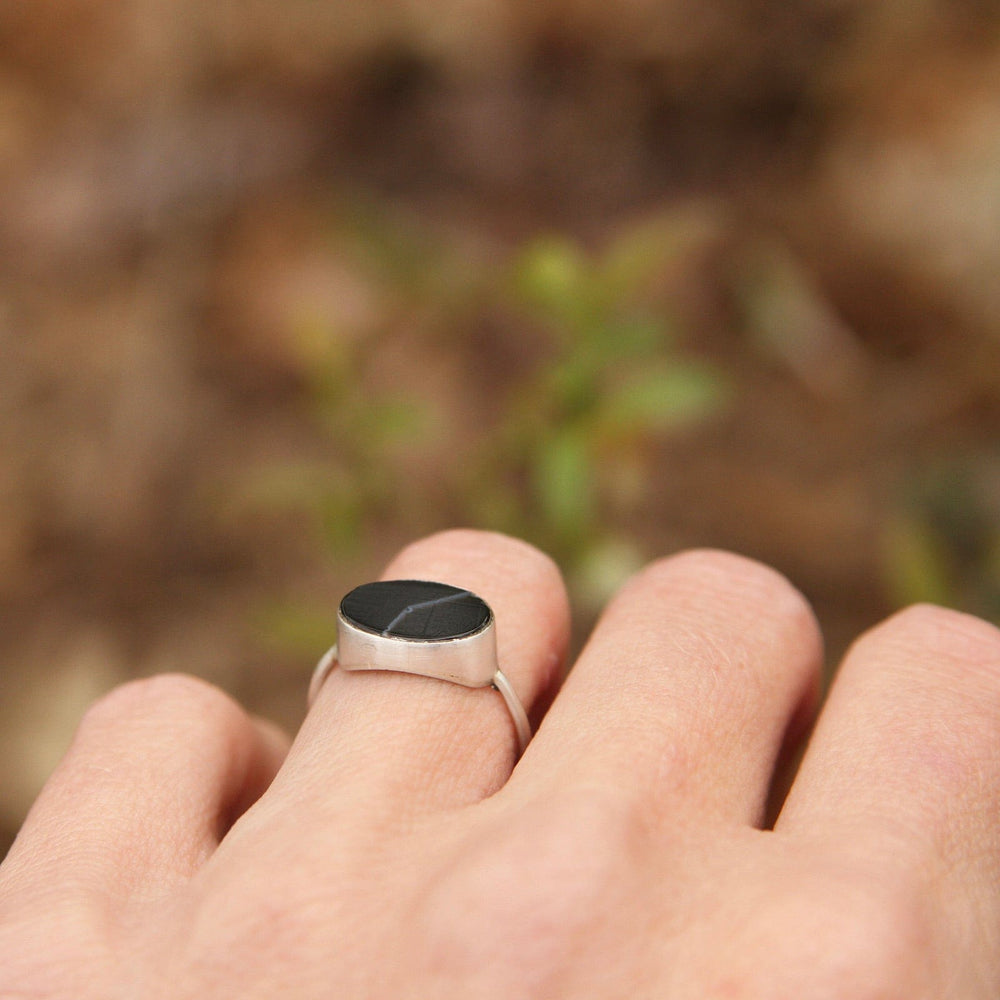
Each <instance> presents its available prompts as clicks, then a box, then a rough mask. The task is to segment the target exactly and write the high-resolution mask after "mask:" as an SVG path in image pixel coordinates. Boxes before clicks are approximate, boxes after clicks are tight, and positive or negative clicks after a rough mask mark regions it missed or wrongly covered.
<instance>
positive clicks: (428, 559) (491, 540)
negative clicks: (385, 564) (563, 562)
mask: <svg viewBox="0 0 1000 1000" xmlns="http://www.w3.org/2000/svg"><path fill="white" fill-rule="evenodd" d="M459 561H460V563H461V565H463V566H464V565H469V564H483V565H488V566H490V567H492V568H494V569H495V570H496V569H499V570H503V571H506V572H508V573H510V572H513V573H516V575H517V578H518V579H521V580H525V579H527V580H531V579H536V578H537V579H541V580H543V581H545V582H552V581H554V582H558V583H560V584H561V580H562V577H561V574H560V572H559V568H558V566H557V565H556V564H555V562H554V561H553V560H552V558H551V557H550V556H548V555H546V554H545V553H544V552H542V550H541V549H538V548H536V547H535V546H534V545H531V544H530V543H528V542H525V541H522V540H521V539H519V538H514V537H513V536H512V535H504V534H501V533H499V532H495V531H481V530H479V529H475V528H450V529H448V530H447V531H440V532H438V533H436V534H434V535H429V536H428V537H426V538H421V539H419V540H418V541H415V542H411V543H410V544H409V545H407V546H406V547H405V548H404V549H403V550H402V551H401V552H400V554H399V555H398V556H397V557H396V559H394V560H393V563H392V565H393V568H394V569H395V568H396V567H406V566H411V567H426V568H427V569H429V570H430V569H433V567H434V566H435V565H438V566H442V571H445V570H447V569H449V568H451V569H453V568H454V567H455V565H457V564H458V563H459Z"/></svg>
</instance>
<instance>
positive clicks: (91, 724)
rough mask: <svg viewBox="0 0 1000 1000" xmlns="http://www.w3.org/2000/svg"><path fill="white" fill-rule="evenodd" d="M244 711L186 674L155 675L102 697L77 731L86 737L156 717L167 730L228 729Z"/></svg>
mask: <svg viewBox="0 0 1000 1000" xmlns="http://www.w3.org/2000/svg"><path fill="white" fill-rule="evenodd" d="M240 715H241V711H240V709H239V708H238V707H237V706H236V704H235V703H234V702H233V701H232V699H230V698H229V696H228V695H226V694H224V693H223V692H222V691H221V690H219V689H218V688H217V687H214V686H213V685H211V684H209V683H207V682H206V681H202V680H199V679H198V678H196V677H192V676H189V675H187V674H156V675H154V676H152V677H143V678H139V679H137V680H132V681H128V682H126V683H125V684H121V685H119V686H118V687H116V688H113V689H112V690H111V691H109V692H108V693H107V694H105V695H104V696H103V697H101V698H99V699H98V700H97V701H96V702H95V703H94V704H93V705H91V707H90V708H89V709H88V710H87V712H86V713H85V714H84V717H83V719H82V721H81V723H80V727H79V730H78V733H79V735H81V736H83V737H86V736H88V735H89V734H91V733H94V732H96V733H103V732H105V731H106V730H108V729H109V728H120V727H122V726H129V725H132V724H134V723H136V722H140V721H142V722H147V723H148V722H149V721H150V720H154V721H155V722H156V723H157V724H158V725H160V726H163V727H164V728H166V729H171V730H173V729H177V728H183V729H188V728H196V729H198V730H199V731H205V732H212V731H217V730H219V729H223V730H228V729H230V728H231V727H233V726H234V725H235V724H236V723H237V719H238V718H239V717H240Z"/></svg>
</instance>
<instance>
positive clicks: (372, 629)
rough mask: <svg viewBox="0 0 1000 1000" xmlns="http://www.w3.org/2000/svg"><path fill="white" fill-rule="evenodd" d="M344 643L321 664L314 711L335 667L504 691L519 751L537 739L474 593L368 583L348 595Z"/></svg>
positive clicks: (314, 683)
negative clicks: (499, 661) (534, 737)
mask: <svg viewBox="0 0 1000 1000" xmlns="http://www.w3.org/2000/svg"><path fill="white" fill-rule="evenodd" d="M337 624H338V641H337V644H336V645H334V646H333V647H332V648H331V649H329V650H327V652H326V653H325V654H324V655H323V657H322V658H321V659H320V661H319V663H317V664H316V669H315V670H314V671H313V675H312V679H311V681H310V683H309V699H308V700H309V705H310V706H311V705H312V703H313V702H314V701H315V700H316V696H317V695H318V694H319V690H320V688H321V687H322V686H323V682H324V681H325V680H326V678H327V677H328V676H329V674H330V672H331V671H332V670H333V668H334V667H335V666H339V667H340V668H341V669H342V670H392V671H396V672H399V673H408V674H418V675H420V676H422V677H434V678H436V679H438V680H444V681H450V682H451V683H453V684H460V685H462V686H463V687H470V688H482V687H493V688H495V689H496V690H497V691H499V692H500V694H501V696H502V697H503V700H504V703H505V704H506V706H507V710H508V711H509V712H510V716H511V719H512V720H513V722H514V728H515V729H516V730H517V740H518V747H519V752H520V753H524V749H525V747H526V746H527V745H528V741H529V740H530V739H531V725H530V723H529V722H528V715H527V713H526V712H525V710H524V706H523V705H522V704H521V700H520V699H519V698H518V696H517V692H516V691H515V690H514V688H513V687H512V686H511V683H510V681H509V680H508V679H507V677H506V675H505V674H504V673H503V671H502V670H501V669H500V665H499V663H498V661H497V643H496V619H495V618H494V616H493V611H492V610H491V609H490V607H489V605H488V604H487V603H486V602H485V601H484V600H483V599H482V598H481V597H477V596H476V595H475V594H473V593H471V592H470V591H468V590H462V589H460V588H458V587H452V586H449V585H448V584H444V583H434V582H431V581H427V580H386V581H379V582H377V583H366V584H362V585H361V586H360V587H356V588H355V589H354V590H352V591H350V592H349V593H348V594H346V595H345V597H344V599H343V600H342V601H341V602H340V609H339V611H338V614H337Z"/></svg>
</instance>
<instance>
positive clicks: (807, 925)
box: [747, 873, 938, 1000]
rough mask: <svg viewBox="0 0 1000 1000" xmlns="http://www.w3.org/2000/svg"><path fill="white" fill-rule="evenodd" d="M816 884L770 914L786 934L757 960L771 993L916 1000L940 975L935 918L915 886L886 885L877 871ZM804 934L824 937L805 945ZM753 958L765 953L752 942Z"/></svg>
mask: <svg viewBox="0 0 1000 1000" xmlns="http://www.w3.org/2000/svg"><path fill="white" fill-rule="evenodd" d="M812 888H813V889H814V890H815V891H811V892H806V891H802V892H800V893H798V894H796V895H795V896H793V897H790V898H789V899H788V901H787V903H786V905H785V906H784V907H782V908H781V909H779V910H778V911H774V912H772V913H771V917H772V918H773V920H772V922H773V924H774V925H775V926H778V927H780V928H795V931H796V933H794V934H791V935H783V936H782V937H781V938H780V944H781V947H778V948H775V949H773V950H772V951H771V952H770V955H769V958H770V961H767V962H764V963H762V964H758V965H756V970H757V971H756V976H755V977H754V979H755V981H756V982H758V983H759V984H760V985H761V986H762V987H764V989H762V993H764V992H766V993H767V994H768V995H771V994H772V992H773V990H774V986H775V984H776V983H780V984H781V986H782V990H781V995H782V996H784V995H786V993H787V995H788V996H798V997H803V998H808V997H818V996H822V997H827V996H838V997H839V996H843V997H848V996H849V997H851V998H852V1000H913V998H914V997H922V996H931V995H938V994H936V993H932V992H928V987H929V986H931V988H933V987H932V985H931V984H934V983H935V982H936V981H937V979H938V975H937V970H936V969H935V966H934V962H935V959H934V955H935V949H936V947H937V940H936V923H935V921H934V919H933V915H932V913H931V907H930V904H929V903H928V902H927V899H926V897H925V895H924V894H922V893H921V892H919V891H918V887H917V886H916V885H911V884H907V885H903V884H902V882H900V883H899V884H896V885H887V884H885V883H881V882H877V881H874V880H872V879H871V878H867V879H861V878H860V877H848V878H844V877H843V873H838V874H837V876H830V877H827V878H823V879H821V880H819V882H818V883H817V884H816V885H814V886H812ZM804 941H815V942H819V943H821V945H820V947H818V948H807V949H806V950H805V951H803V950H802V943H803V942H804ZM747 957H748V958H751V957H755V958H756V959H759V957H760V956H759V954H756V955H755V954H754V952H753V949H752V948H748V951H747Z"/></svg>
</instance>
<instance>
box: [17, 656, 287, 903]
mask: <svg viewBox="0 0 1000 1000" xmlns="http://www.w3.org/2000/svg"><path fill="white" fill-rule="evenodd" d="M286 744H287V741H286V738H285V737H284V736H283V735H282V734H281V733H280V732H279V731H278V730H277V729H276V728H275V727H273V726H271V725H270V724H267V723H263V722H260V721H257V720H254V719H251V718H250V717H249V716H248V715H247V714H246V713H245V712H244V711H243V709H241V708H240V707H239V706H238V705H236V703H235V702H233V701H232V700H231V699H229V698H228V697H227V696H226V695H225V694H223V693H222V692H221V691H219V690H218V689H216V688H214V687H212V686H211V685H209V684H206V683H204V682H202V681H199V680H196V679H195V678H193V677H185V676H181V675H161V676H157V677H151V678H149V679H146V680H140V681H133V682H131V683H129V684H126V685H124V686H122V687H119V688H117V689H116V690H114V691H112V692H111V693H110V694H109V695H106V696H105V697H104V698H103V699H101V700H100V701H99V702H97V704H95V705H94V706H93V707H92V708H91V709H90V711H89V712H88V713H87V715H86V716H85V717H84V719H83V721H82V722H81V724H80V727H79V729H78V731H77V734H76V736H75V738H74V741H73V744H72V746H71V748H70V750H69V752H68V753H67V755H66V757H65V758H64V759H63V761H62V763H61V764H60V765H59V767H58V768H57V769H56V771H55V773H54V774H53V775H52V777H51V778H50V779H49V781H48V783H47V784H46V786H45V788H44V789H43V790H42V792H41V794H40V796H39V798H38V800H37V801H36V803H35V805H34V807H33V808H32V810H31V812H30V813H29V815H28V818H27V820H26V821H25V823H24V826H23V828H22V830H21V832H20V834H19V835H18V838H17V840H16V841H15V843H14V846H13V847H12V848H11V851H10V854H9V855H8V857H7V860H6V862H5V863H4V866H3V868H2V869H0V892H4V893H6V892H14V893H19V894H33V895H35V896H44V895H46V894H52V895H56V894H65V893H72V892H73V891H75V890H80V891H83V892H86V891H87V890H90V891H93V892H99V893H100V894H101V895H102V896H108V895H110V896H119V895H128V894H129V893H132V892H137V891H144V892H153V893H156V892H158V891H160V890H163V889H167V888H169V887H170V886H171V885H172V884H174V883H176V882H177V881H179V880H183V879H185V878H187V877H188V876H189V875H191V874H192V873H193V872H194V871H195V870H196V869H197V868H198V866H199V865H200V863H201V862H202V861H203V860H204V859H205V858H206V857H207V856H208V855H209V854H210V853H211V851H212V850H213V848H214V847H215V846H216V845H217V843H218V842H219V839H220V838H221V837H222V836H223V834H225V832H226V831H227V829H228V828H229V826H230V825H231V824H232V823H233V822H234V821H235V819H236V818H237V817H238V816H239V815H240V814H241V813H242V812H243V811H244V810H245V809H246V808H248V807H249V805H250V804H252V803H253V802H254V801H255V800H256V799H257V798H258V797H259V796H260V794H261V793H262V792H263V791H264V789H265V788H266V787H267V785H268V784H269V782H270V781H271V779H272V778H273V776H274V774H275V773H276V771H277V769H278V767H279V766H280V764H281V761H282V759H283V757H284V754H285V751H286Z"/></svg>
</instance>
